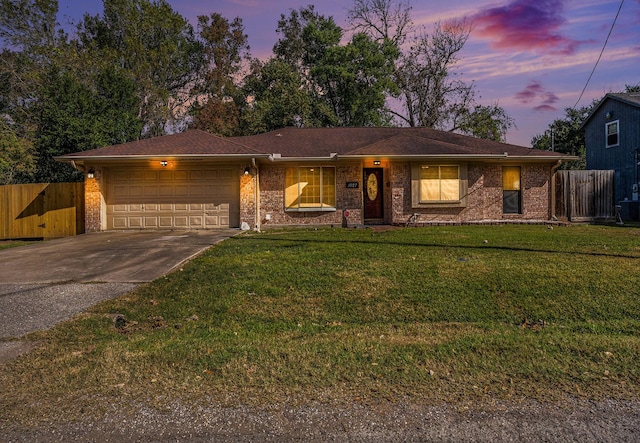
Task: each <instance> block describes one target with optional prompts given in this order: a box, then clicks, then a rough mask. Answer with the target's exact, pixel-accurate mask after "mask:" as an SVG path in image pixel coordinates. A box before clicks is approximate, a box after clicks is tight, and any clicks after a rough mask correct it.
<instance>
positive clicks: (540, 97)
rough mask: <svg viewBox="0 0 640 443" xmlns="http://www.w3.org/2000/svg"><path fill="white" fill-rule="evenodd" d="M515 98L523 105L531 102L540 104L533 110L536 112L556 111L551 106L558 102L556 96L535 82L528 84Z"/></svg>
mask: <svg viewBox="0 0 640 443" xmlns="http://www.w3.org/2000/svg"><path fill="white" fill-rule="evenodd" d="M515 98H516V99H517V100H518V101H520V102H521V103H525V104H529V103H532V102H535V103H541V104H540V105H538V106H535V107H534V108H533V109H534V110H536V111H557V109H556V108H555V107H554V106H553V105H554V104H556V103H557V102H558V101H559V100H560V98H559V97H558V96H557V95H555V94H554V93H553V92H550V91H547V89H546V88H545V87H544V86H542V84H541V83H540V82H538V81H535V80H534V81H532V82H530V83H529V84H528V85H527V86H526V87H525V88H524V89H523V90H522V91H520V92H518V93H517V94H516V95H515Z"/></svg>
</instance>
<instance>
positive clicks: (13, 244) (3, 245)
mask: <svg viewBox="0 0 640 443" xmlns="http://www.w3.org/2000/svg"><path fill="white" fill-rule="evenodd" d="M31 243H33V241H26V240H0V250H2V249H9V248H17V247H19V246H26V245H28V244H31Z"/></svg>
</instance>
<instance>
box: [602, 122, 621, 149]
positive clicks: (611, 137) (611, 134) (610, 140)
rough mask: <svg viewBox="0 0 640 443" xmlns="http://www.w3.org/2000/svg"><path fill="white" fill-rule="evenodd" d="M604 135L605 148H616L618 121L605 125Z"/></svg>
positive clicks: (618, 129) (618, 130)
mask: <svg viewBox="0 0 640 443" xmlns="http://www.w3.org/2000/svg"><path fill="white" fill-rule="evenodd" d="M605 133H606V137H607V148H611V147H613V146H618V145H619V144H620V120H616V121H614V122H609V123H607V124H606V125H605Z"/></svg>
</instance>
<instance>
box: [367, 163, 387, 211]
mask: <svg viewBox="0 0 640 443" xmlns="http://www.w3.org/2000/svg"><path fill="white" fill-rule="evenodd" d="M382 178H383V177H382V168H367V169H365V170H364V178H363V186H362V187H363V191H364V221H365V223H382V222H383V221H384V199H383V198H382V191H383V186H382V183H383V181H382Z"/></svg>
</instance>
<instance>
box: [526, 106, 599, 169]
mask: <svg viewBox="0 0 640 443" xmlns="http://www.w3.org/2000/svg"><path fill="white" fill-rule="evenodd" d="M597 104H598V101H594V102H593V103H592V104H591V105H589V106H583V107H581V108H579V109H573V108H566V109H565V117H564V118H560V119H556V120H554V121H553V123H551V124H550V125H549V128H548V129H547V130H546V131H545V132H544V133H543V134H538V135H536V136H534V137H533V138H532V139H531V145H532V146H533V147H534V148H535V149H541V150H545V151H555V152H562V153H564V154H570V155H576V156H579V157H580V159H579V160H574V161H571V162H566V163H563V164H562V166H561V168H562V169H584V168H585V167H586V149H585V136H584V130H582V129H580V126H581V125H582V123H583V122H584V119H585V118H587V116H588V115H589V114H590V113H591V111H592V110H593V109H594V107H595V106H596V105H597Z"/></svg>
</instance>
